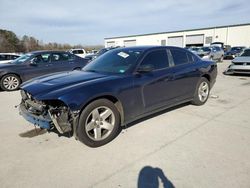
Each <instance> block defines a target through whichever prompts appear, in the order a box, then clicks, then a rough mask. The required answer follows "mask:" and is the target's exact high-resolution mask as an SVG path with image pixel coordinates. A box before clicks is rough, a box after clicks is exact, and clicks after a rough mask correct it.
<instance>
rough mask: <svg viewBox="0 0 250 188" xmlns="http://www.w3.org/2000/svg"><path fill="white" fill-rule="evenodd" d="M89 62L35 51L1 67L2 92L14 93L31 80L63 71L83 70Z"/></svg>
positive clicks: (55, 53)
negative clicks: (22, 84) (23, 83)
mask: <svg viewBox="0 0 250 188" xmlns="http://www.w3.org/2000/svg"><path fill="white" fill-rule="evenodd" d="M87 62H88V60H87V59H83V58H80V57H78V56H75V55H74V54H71V53H68V52H63V51H35V52H30V53H27V54H25V55H23V56H21V57H19V58H17V59H15V60H14V61H12V62H10V63H6V64H1V65H0V86H1V89H2V90H5V91H13V90H16V89H18V88H19V85H20V84H21V83H22V82H25V81H27V80H29V79H31V78H34V77H38V76H42V75H45V74H51V73H55V72H61V71H71V70H75V69H81V68H82V67H84V66H85V65H86V64H87Z"/></svg>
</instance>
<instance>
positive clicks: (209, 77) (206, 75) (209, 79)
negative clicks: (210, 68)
mask: <svg viewBox="0 0 250 188" xmlns="http://www.w3.org/2000/svg"><path fill="white" fill-rule="evenodd" d="M201 77H203V78H206V79H207V80H208V81H209V82H210V81H211V76H210V75H209V74H203V75H202V76H201Z"/></svg>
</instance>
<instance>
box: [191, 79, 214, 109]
mask: <svg viewBox="0 0 250 188" xmlns="http://www.w3.org/2000/svg"><path fill="white" fill-rule="evenodd" d="M209 93H210V84H209V81H208V80H207V79H206V78H204V77H202V78H201V79H200V81H199V82H198V84H197V87H196V91H195V95H194V99H193V100H192V101H191V103H192V104H194V105H197V106H200V105H203V104H205V103H206V102H207V99H208V97H209Z"/></svg>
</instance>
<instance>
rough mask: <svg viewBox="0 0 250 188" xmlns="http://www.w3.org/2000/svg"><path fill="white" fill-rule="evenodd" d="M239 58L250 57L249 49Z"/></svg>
mask: <svg viewBox="0 0 250 188" xmlns="http://www.w3.org/2000/svg"><path fill="white" fill-rule="evenodd" d="M240 56H250V49H249V50H245V51H244V52H243V53H242V54H241V55H240Z"/></svg>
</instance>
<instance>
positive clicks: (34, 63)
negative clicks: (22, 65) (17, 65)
mask: <svg viewBox="0 0 250 188" xmlns="http://www.w3.org/2000/svg"><path fill="white" fill-rule="evenodd" d="M30 65H32V66H36V65H37V63H36V58H33V59H31V60H30Z"/></svg>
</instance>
